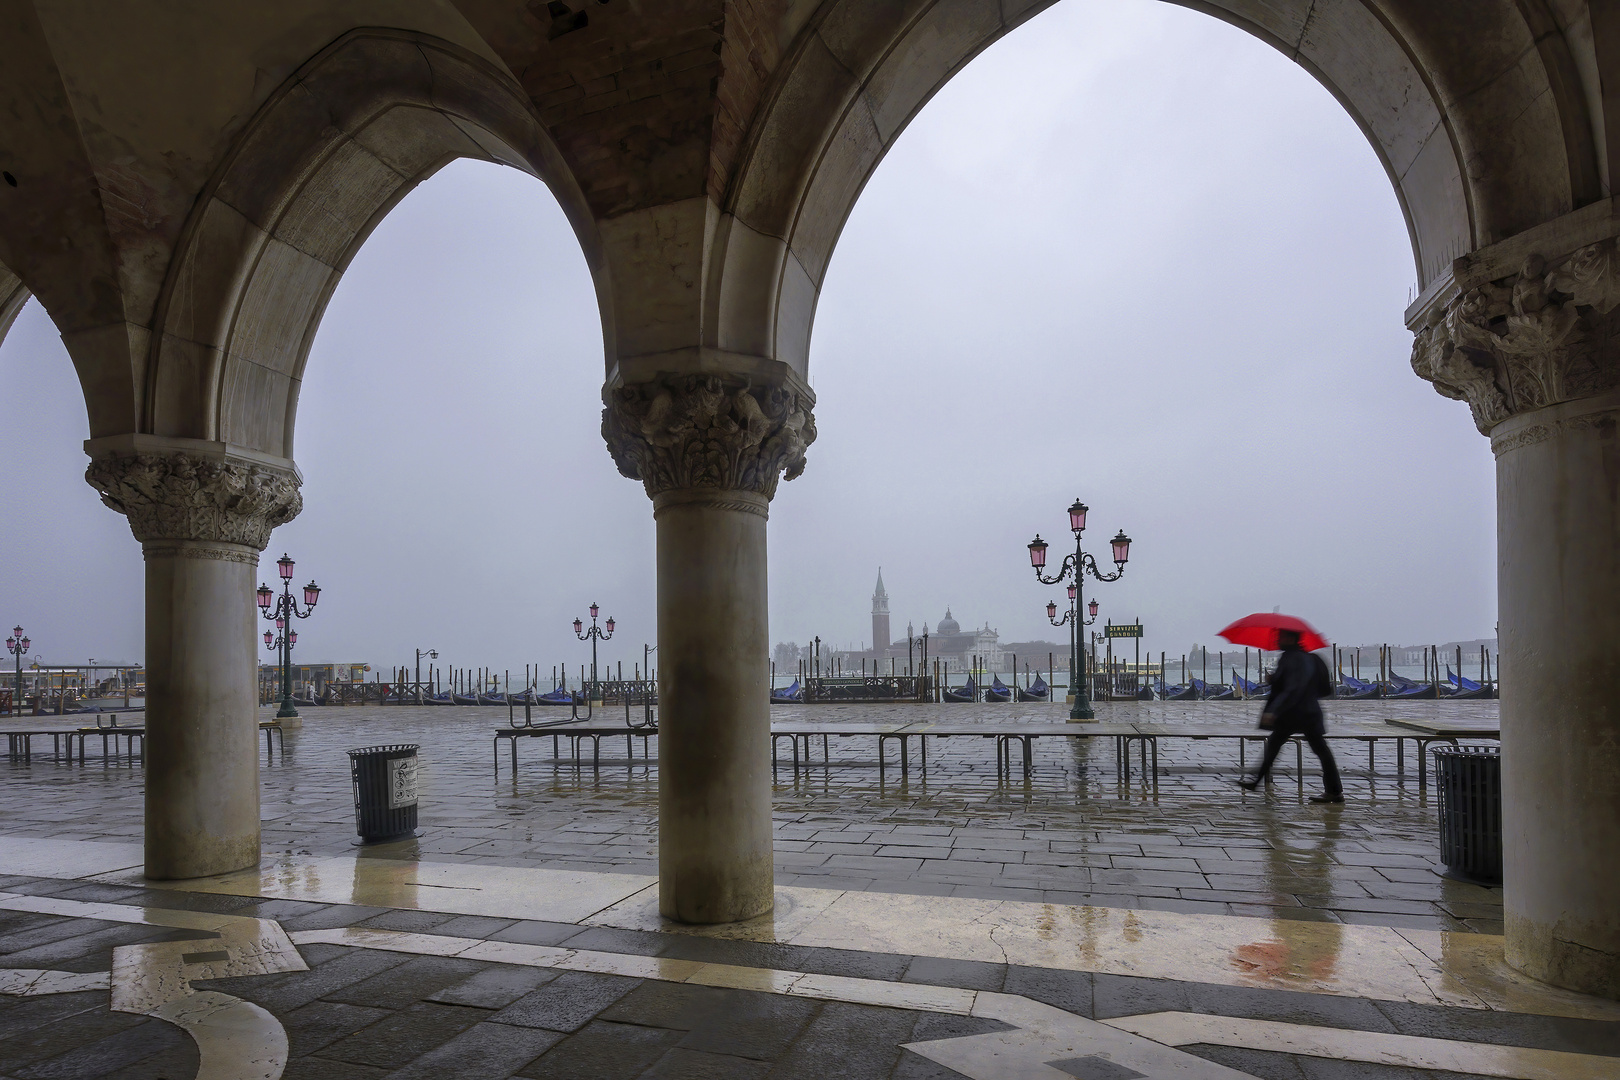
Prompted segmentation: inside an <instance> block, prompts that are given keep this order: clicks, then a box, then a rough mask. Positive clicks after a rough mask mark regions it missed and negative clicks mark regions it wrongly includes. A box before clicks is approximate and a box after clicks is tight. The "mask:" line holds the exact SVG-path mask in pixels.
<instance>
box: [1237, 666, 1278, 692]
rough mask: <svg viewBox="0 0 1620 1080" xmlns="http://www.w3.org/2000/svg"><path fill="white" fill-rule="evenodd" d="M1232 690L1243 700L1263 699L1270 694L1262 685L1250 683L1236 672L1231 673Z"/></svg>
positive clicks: (1268, 689)
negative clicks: (1241, 696)
mask: <svg viewBox="0 0 1620 1080" xmlns="http://www.w3.org/2000/svg"><path fill="white" fill-rule="evenodd" d="M1232 688H1233V689H1234V690H1236V691H1237V692H1238V693H1240V694H1242V695H1243V696H1244V697H1245V698H1263V697H1268V696H1270V694H1271V688H1270V687H1268V686H1266V685H1265V684H1264V683H1257V682H1250V681H1249V680H1248V679H1245V678H1244V677H1243V676H1241V675H1239V674H1238V673H1237V672H1235V671H1234V672H1232Z"/></svg>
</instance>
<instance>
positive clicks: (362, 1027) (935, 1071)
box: [0, 878, 1620, 1080]
mask: <svg viewBox="0 0 1620 1080" xmlns="http://www.w3.org/2000/svg"><path fill="white" fill-rule="evenodd" d="M0 889H5V890H8V891H13V892H24V893H36V894H41V895H52V896H58V897H62V898H67V899H76V900H87V901H97V902H102V903H122V904H142V905H146V906H153V907H173V908H189V909H194V910H208V911H217V912H223V913H231V914H236V915H252V916H257V917H261V918H273V919H276V920H278V921H279V922H280V923H281V925H282V926H283V927H285V928H286V929H287V930H289V931H297V930H303V929H314V928H329V927H334V926H349V925H358V926H368V927H377V928H385V929H400V928H408V929H410V930H413V931H415V932H419V933H428V934H444V935H453V936H473V937H484V938H490V939H493V940H499V941H520V942H529V943H545V944H563V945H569V946H575V947H580V948H590V949H595V950H602V951H610V952H622V953H634V954H641V955H660V956H670V957H679V958H682V959H691V960H699V961H705V962H713V963H728V964H742V965H760V966H780V967H786V968H788V969H790V970H799V971H808V972H817V973H826V974H833V975H847V976H857V977H861V978H876V979H882V980H886V981H902V982H918V983H929V984H933V985H941V986H957V987H962V988H965V989H984V990H993V991H999V992H1005V993H1012V994H1020V995H1023V996H1025V997H1029V998H1032V999H1034V1000H1037V1001H1042V1002H1045V1003H1047V1004H1050V1005H1054V1006H1056V1007H1058V1008H1062V1009H1066V1010H1068V1011H1071V1012H1074V1013H1076V1014H1078V1015H1081V1016H1089V1017H1094V1018H1099V1019H1101V1018H1108V1017H1114V1016H1124V1015H1132V1014H1137V1013H1143V1012H1154V1011H1161V1010H1184V1011H1190V1012H1208V1013H1217V1014H1221V1015H1227V1016H1237V1017H1250V1018H1256V1019H1268V1020H1282V1021H1285V1022H1292V1023H1304V1024H1315V1025H1321V1026H1326V1027H1339V1028H1347V1029H1353V1030H1359V1031H1381V1032H1391V1033H1397V1034H1407V1035H1421V1036H1427V1037H1439V1038H1452V1039H1467V1040H1473V1041H1479V1042H1487V1043H1502V1044H1514V1045H1521V1046H1536V1047H1543V1048H1546V1049H1555V1050H1568V1051H1574V1052H1577V1053H1586V1054H1604V1055H1610V1056H1613V1055H1620V1030H1617V1028H1616V1026H1615V1025H1613V1024H1606V1023H1600V1022H1595V1021H1580V1020H1570V1019H1560V1018H1551V1017H1538V1016H1527V1015H1519V1014H1503V1013H1490V1014H1476V1013H1475V1012H1473V1011H1472V1010H1467V1009H1456V1008H1446V1007H1441V1006H1435V1005H1422V1004H1414V1003H1406V1002H1384V1001H1367V1000H1360V999H1355V998H1339V997H1325V996H1319V995H1312V994H1302V993H1291V992H1285V991H1277V990H1267V989H1259V988H1254V989H1241V988H1233V987H1229V986H1210V985H1205V984H1200V983H1184V982H1174V981H1167V980H1157V979H1142V978H1130V977H1123V976H1109V975H1093V974H1090V973H1085V972H1069V971H1057V970H1047V969H1035V968H1023V967H1018V966H1009V965H1005V964H987V963H968V962H955V961H943V960H939V959H937V958H930V957H915V956H904V955H892V954H884V953H861V952H849V951H844V950H837V949H815V948H801V947H783V946H779V945H774V944H760V943H754V942H742V941H724V940H710V939H706V938H701V937H691V936H687V935H679V934H662V933H650V932H638V931H620V930H606V929H601V928H581V927H578V926H573V925H566V924H559V923H544V922H528V921H520V920H509V919H475V918H469V917H467V916H455V915H446V914H438V913H431V912H420V911H394V910H379V909H376V908H365V907H355V906H349V905H329V904H317V903H308V902H302V901H285V900H257V899H254V898H249V897H236V896H224V895H214V894H207V893H187V892H170V891H165V890H162V889H156V888H152V889H139V888H131V887H126V886H114V885H100V884H86V883H84V882H80V881H57V880H50V879H20V878H0ZM113 929H116V930H118V931H119V932H120V934H119V936H117V937H116V938H114V937H109V936H108V931H110V930H113ZM174 933H175V932H174V931H164V930H161V929H159V930H154V929H152V928H149V927H144V926H129V925H126V924H112V923H104V922H96V921H93V920H82V919H64V918H57V917H54V916H43V915H34V914H25V913H16V912H0V967H22V966H28V965H29V961H30V960H37V959H39V957H40V954H39V953H38V951H37V950H39V949H40V948H42V947H45V946H50V947H52V951H51V952H50V954H49V956H50V962H51V964H52V966H57V967H61V968H63V969H65V970H74V971H95V970H107V965H108V964H109V962H110V958H111V949H112V948H113V947H114V945H115V944H133V943H135V942H137V941H156V940H165V939H167V938H169V937H171V936H172V935H173V934H174ZM299 951H300V953H301V954H302V956H303V957H304V960H305V962H306V963H307V964H308V965H309V968H310V970H308V971H300V972H287V973H283V974H276V975H268V976H255V977H248V978H236V979H219V980H213V981H209V982H200V983H198V984H197V988H198V989H211V990H217V991H221V992H224V993H227V994H231V995H233V996H236V997H240V998H243V999H246V1000H249V1001H252V1002H255V1003H256V1004H258V1005H260V1006H262V1007H264V1008H265V1009H267V1010H269V1011H270V1012H271V1013H272V1014H273V1015H274V1016H275V1017H276V1018H277V1019H278V1020H279V1021H280V1022H281V1023H282V1024H283V1025H284V1026H285V1028H286V1030H287V1033H288V1039H289V1048H290V1054H291V1060H290V1062H289V1064H288V1067H287V1070H286V1072H285V1076H286V1078H287V1080H317V1078H319V1080H325V1078H344V1080H350V1078H355V1080H370V1078H379V1080H380V1078H383V1077H391V1078H430V1077H432V1078H438V1077H450V1076H454V1077H456V1078H458V1080H484V1078H490V1080H500V1078H512V1077H519V1078H525V1080H542V1078H543V1080H571V1078H587V1077H589V1078H610V1077H611V1078H620V1077H624V1078H629V1077H645V1078H654V1077H659V1078H674V1077H678V1078H682V1080H692V1078H707V1077H719V1078H731V1077H749V1078H753V1077H769V1078H772V1080H790V1078H806V1080H830V1078H848V1080H948V1078H952V1077H956V1076H957V1074H956V1073H953V1072H950V1071H949V1070H946V1069H943V1068H941V1067H940V1066H937V1065H935V1064H933V1063H931V1062H929V1061H927V1060H926V1059H924V1058H921V1057H919V1056H918V1055H916V1054H913V1053H911V1052H909V1051H905V1050H902V1049H901V1044H903V1043H907V1042H913V1041H919V1042H920V1041H927V1040H931V1039H942V1038H951V1037H956V1036H964V1035H972V1034H978V1033H984V1032H991V1031H999V1030H1002V1029H1003V1025H1001V1024H999V1023H997V1022H994V1021H988V1020H975V1019H968V1018H963V1017H956V1016H948V1015H941V1014H935V1013H924V1012H915V1011H911V1010H906V1009H893V1008H883V1007H877V1006H864V1005H851V1004H844V1003H838V1002H820V1001H814V1000H809V999H803V998H788V997H782V996H778V995H772V994H765V993H757V992H753V991H741V990H729V989H717V988H712V987H703V986H693V985H684V984H678V983H664V982H658V981H653V980H640V979H631V978H623V977H618V976H611V975H598V974H589V973H583V972H556V971H550V970H545V969H537V968H519V967H512V966H508V965H503V964H492V963H479V962H475V961H467V960H459V959H450V958H443V957H434V956H413V955H408V954H403V953H392V952H380V951H374V950H369V949H357V948H346V947H341V946H335V945H325V944H309V945H304V946H301V947H300V949H299ZM1186 1049H1188V1051H1189V1052H1191V1053H1195V1054H1199V1055H1201V1056H1204V1057H1207V1058H1210V1059H1212V1060H1218V1061H1221V1062H1223V1063H1225V1064H1228V1065H1231V1066H1232V1067H1234V1068H1239V1069H1242V1070H1244V1071H1247V1072H1249V1073H1251V1074H1253V1075H1254V1076H1256V1077H1260V1078H1262V1080H1469V1078H1468V1077H1466V1076H1465V1075H1463V1074H1458V1073H1431V1072H1426V1071H1422V1070H1414V1069H1408V1068H1393V1067H1387V1066H1377V1065H1365V1064H1356V1063H1349V1062H1340V1061H1330V1060H1326V1059H1319V1058H1309V1057H1302V1056H1298V1055H1292V1054H1284V1053H1275V1052H1259V1051H1249V1050H1234V1049H1230V1048H1222V1047H1199V1046H1194V1047H1188V1048H1186ZM196 1067H197V1059H196V1052H195V1050H194V1048H193V1047H192V1046H191V1045H190V1043H189V1040H188V1039H187V1038H186V1036H185V1035H183V1034H182V1033H180V1032H179V1030H178V1029H176V1028H173V1027H171V1026H169V1025H167V1024H164V1023H161V1022H159V1021H155V1020H150V1019H147V1018H144V1017H136V1016H128V1015H125V1014H120V1013H113V1012H111V1011H110V1010H109V1008H108V996H107V994H106V992H105V991H100V992H86V993H78V994H62V995H53V996H50V997H41V998H3V997H0V1077H5V1078H7V1080H35V1078H54V1077H88V1076H96V1077H112V1078H117V1080H136V1078H140V1080H189V1077H191V1076H193V1075H194V1074H195V1071H196Z"/></svg>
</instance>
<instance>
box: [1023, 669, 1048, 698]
mask: <svg viewBox="0 0 1620 1080" xmlns="http://www.w3.org/2000/svg"><path fill="white" fill-rule="evenodd" d="M1051 698H1052V688H1051V687H1050V686H1047V685H1046V680H1045V679H1043V678H1041V677H1040V676H1039V675H1037V676H1035V681H1034V682H1032V683H1030V684H1029V685H1028V686H1026V687H1020V688H1019V691H1018V700H1019V701H1049V700H1051Z"/></svg>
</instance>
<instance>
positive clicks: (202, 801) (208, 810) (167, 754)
mask: <svg viewBox="0 0 1620 1080" xmlns="http://www.w3.org/2000/svg"><path fill="white" fill-rule="evenodd" d="M85 449H86V451H87V452H88V453H89V454H90V456H91V463H90V467H89V469H88V470H87V471H86V473H85V479H86V480H87V481H88V482H89V483H90V486H91V487H94V488H95V489H96V490H97V491H99V492H100V493H101V498H102V501H103V502H105V503H106V504H107V505H108V506H110V507H112V508H113V509H114V510H117V511H119V512H120V513H123V514H125V515H127V516H128V518H129V527H130V531H131V532H133V533H134V534H135V539H137V540H139V541H140V542H141V550H142V552H143V554H144V555H145V557H146V876H147V877H150V878H160V879H168V878H192V877H205V876H208V875H211V874H223V873H226V872H228V871H231V870H240V869H242V868H244V867H250V866H257V865H258V862H259V753H258V712H259V708H258V653H257V650H256V648H255V644H256V633H257V630H258V618H257V614H258V612H257V607H256V605H255V600H254V578H255V575H256V571H257V568H258V562H259V552H261V551H263V550H264V546H265V544H266V543H268V542H269V539H270V530H271V529H273V528H274V527H275V526H277V525H280V524H282V523H283V522H287V521H291V520H292V519H293V518H294V517H296V516H297V514H298V512H299V510H300V509H302V507H303V501H302V499H301V497H300V496H299V493H298V487H299V484H300V478H299V476H298V473H297V471H296V470H295V469H293V468H292V463H291V462H283V461H278V460H277V459H271V458H266V457H263V456H261V455H256V454H253V453H252V452H251V451H244V450H239V449H237V448H235V447H227V446H226V445H225V444H224V443H208V442H200V441H195V440H179V439H156V438H152V437H148V436H123V437H121V438H115V439H99V440H93V441H92V442H89V443H86V444H85Z"/></svg>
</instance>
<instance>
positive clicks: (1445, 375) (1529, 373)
mask: <svg viewBox="0 0 1620 1080" xmlns="http://www.w3.org/2000/svg"><path fill="white" fill-rule="evenodd" d="M1562 231H1563V232H1564V233H1565V234H1566V235H1567V233H1568V232H1569V231H1571V230H1570V226H1569V225H1567V224H1566V225H1565V227H1564V229H1563V230H1562ZM1538 239H1539V238H1538V237H1536V236H1534V235H1532V236H1529V237H1525V238H1522V239H1518V240H1516V241H1514V242H1508V243H1505V244H1502V245H1497V247H1496V249H1494V250H1493V249H1486V250H1485V251H1484V252H1479V253H1475V255H1473V256H1470V257H1469V258H1468V259H1466V260H1459V261H1458V264H1457V268H1456V272H1457V273H1458V276H1459V278H1460V280H1459V281H1458V282H1457V289H1456V295H1455V296H1454V297H1453V298H1452V299H1450V300H1449V302H1447V303H1445V304H1444V305H1435V308H1434V310H1432V311H1431V312H1430V313H1429V314H1428V316H1427V325H1425V326H1423V327H1422V328H1421V329H1420V330H1419V331H1418V337H1417V347H1416V351H1415V352H1414V355H1413V366H1414V368H1415V369H1416V370H1417V371H1418V373H1419V374H1420V375H1423V376H1424V377H1426V378H1429V379H1431V380H1433V381H1434V383H1435V386H1436V388H1437V389H1439V390H1440V392H1441V393H1443V394H1446V395H1447V396H1450V397H1457V398H1461V399H1463V400H1466V401H1467V402H1468V403H1469V405H1470V406H1471V407H1472V409H1473V413H1474V419H1475V421H1476V423H1477V424H1478V426H1479V428H1480V430H1481V431H1482V432H1485V433H1486V434H1488V435H1489V436H1490V439H1491V448H1492V450H1493V451H1494V453H1495V455H1496V476H1497V559H1498V580H1497V588H1498V598H1499V618H1500V650H1501V664H1500V671H1501V686H1502V699H1501V721H1502V783H1503V801H1502V805H1503V831H1504V845H1503V856H1504V876H1505V882H1504V890H1503V905H1504V909H1505V918H1506V939H1505V951H1506V958H1507V961H1508V963H1509V964H1511V965H1513V966H1514V967H1516V968H1518V969H1519V970H1521V971H1523V972H1525V973H1526V974H1528V975H1531V976H1533V977H1535V978H1537V979H1541V980H1543V981H1546V982H1550V983H1555V984H1557V985H1559V986H1564V987H1568V988H1570V989H1574V990H1580V991H1583V992H1586V993H1592V994H1600V995H1603V996H1606V997H1615V998H1620V310H1617V305H1620V274H1617V269H1620V257H1617V252H1616V249H1615V241H1614V240H1613V239H1604V240H1601V241H1598V242H1596V243H1591V244H1586V245H1583V246H1581V247H1579V248H1576V249H1575V250H1573V251H1566V252H1560V251H1559V250H1558V248H1557V247H1553V249H1552V252H1551V253H1550V254H1549V253H1544V252H1543V251H1540V250H1536V247H1537V245H1538Z"/></svg>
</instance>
